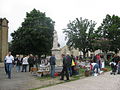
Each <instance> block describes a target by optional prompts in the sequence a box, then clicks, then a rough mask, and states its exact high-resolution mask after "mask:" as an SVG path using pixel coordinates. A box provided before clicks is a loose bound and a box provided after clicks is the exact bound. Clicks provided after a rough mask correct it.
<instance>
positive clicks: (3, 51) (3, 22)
mask: <svg viewBox="0 0 120 90" xmlns="http://www.w3.org/2000/svg"><path fill="white" fill-rule="evenodd" d="M7 53H8V20H7V19H6V18H3V19H2V18H0V61H3V60H4V57H5V56H6V55H7Z"/></svg>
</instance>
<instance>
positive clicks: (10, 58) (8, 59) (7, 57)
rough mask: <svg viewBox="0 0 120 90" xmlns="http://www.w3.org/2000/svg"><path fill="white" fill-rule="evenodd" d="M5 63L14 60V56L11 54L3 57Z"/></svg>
mask: <svg viewBox="0 0 120 90" xmlns="http://www.w3.org/2000/svg"><path fill="white" fill-rule="evenodd" d="M5 60H6V63H12V62H13V61H14V57H13V56H12V55H10V56H8V55H7V56H6V57H5Z"/></svg>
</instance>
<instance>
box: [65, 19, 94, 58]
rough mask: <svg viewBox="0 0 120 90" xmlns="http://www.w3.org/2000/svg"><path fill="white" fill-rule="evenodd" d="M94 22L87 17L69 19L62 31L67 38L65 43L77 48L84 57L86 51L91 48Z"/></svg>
mask: <svg viewBox="0 0 120 90" xmlns="http://www.w3.org/2000/svg"><path fill="white" fill-rule="evenodd" d="M95 25H96V23H95V22H94V21H92V20H91V21H89V20H88V19H82V18H80V19H78V18H76V19H75V20H74V21H72V22H71V21H70V22H69V24H68V25H67V28H66V29H64V33H65V34H66V37H67V38H68V41H67V45H68V46H69V47H74V48H79V50H80V51H82V52H83V56H84V57H85V55H86V53H87V52H88V51H91V50H93V47H92V44H93V40H94V37H95V34H94V31H95V29H94V27H95Z"/></svg>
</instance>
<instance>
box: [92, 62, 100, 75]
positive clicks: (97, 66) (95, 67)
mask: <svg viewBox="0 0 120 90" xmlns="http://www.w3.org/2000/svg"><path fill="white" fill-rule="evenodd" d="M95 69H96V70H97V71H96V73H98V69H99V65H98V64H95V66H94V67H93V73H95Z"/></svg>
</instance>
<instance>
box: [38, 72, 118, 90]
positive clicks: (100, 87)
mask: <svg viewBox="0 0 120 90" xmlns="http://www.w3.org/2000/svg"><path fill="white" fill-rule="evenodd" d="M40 90H120V75H110V72H107V73H104V74H102V75H99V76H92V77H87V78H84V79H80V80H76V81H72V82H68V83H64V84H59V85H56V86H51V87H48V88H43V89H40Z"/></svg>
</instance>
